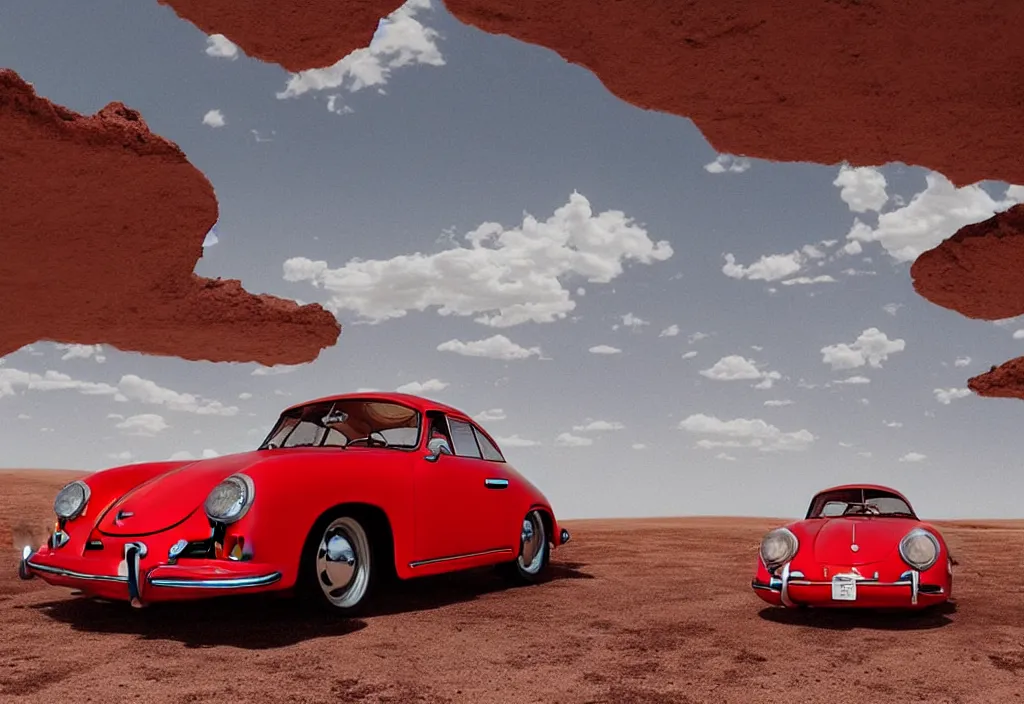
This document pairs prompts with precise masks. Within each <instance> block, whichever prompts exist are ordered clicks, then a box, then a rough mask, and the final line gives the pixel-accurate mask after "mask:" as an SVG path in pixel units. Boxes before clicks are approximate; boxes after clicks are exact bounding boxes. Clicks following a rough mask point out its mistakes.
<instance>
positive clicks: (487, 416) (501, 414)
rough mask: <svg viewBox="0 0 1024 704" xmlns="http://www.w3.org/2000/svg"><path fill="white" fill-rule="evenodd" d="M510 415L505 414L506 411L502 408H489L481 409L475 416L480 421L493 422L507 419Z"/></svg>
mask: <svg viewBox="0 0 1024 704" xmlns="http://www.w3.org/2000/svg"><path fill="white" fill-rule="evenodd" d="M507 417H508V416H507V415H505V411H503V410H502V409H500V408H489V409H487V410H486V411H481V412H480V413H477V414H476V415H475V416H473V418H474V419H476V420H477V421H479V422H480V423H493V422H495V421H499V420H505V419H506V418H507Z"/></svg>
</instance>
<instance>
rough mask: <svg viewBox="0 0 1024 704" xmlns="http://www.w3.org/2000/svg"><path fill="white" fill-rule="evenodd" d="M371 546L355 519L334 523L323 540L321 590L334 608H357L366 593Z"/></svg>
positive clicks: (319, 569)
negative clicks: (354, 606) (355, 606)
mask: <svg viewBox="0 0 1024 704" xmlns="http://www.w3.org/2000/svg"><path fill="white" fill-rule="evenodd" d="M369 567H370V543H369V540H368V539H367V537H366V531H364V530H363V527H362V526H361V525H359V523H358V522H357V521H356V520H355V519H352V518H349V517H347V516H346V517H344V518H339V519H337V520H335V521H333V522H332V523H331V524H330V525H329V526H327V530H325V531H324V534H323V537H322V538H321V539H320V546H319V548H318V549H317V552H316V572H317V576H318V578H319V580H318V581H319V582H320V589H321V590H322V591H323V593H324V596H326V597H327V599H328V601H330V602H331V603H332V604H334V605H335V606H338V607H341V608H345V607H350V606H353V605H355V604H356V603H358V602H359V600H360V599H362V598H363V594H365V593H366V587H367V582H368V579H369Z"/></svg>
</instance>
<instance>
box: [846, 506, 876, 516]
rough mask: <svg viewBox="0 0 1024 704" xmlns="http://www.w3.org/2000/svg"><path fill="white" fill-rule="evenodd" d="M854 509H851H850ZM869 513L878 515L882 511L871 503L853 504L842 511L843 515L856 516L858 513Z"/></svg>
mask: <svg viewBox="0 0 1024 704" xmlns="http://www.w3.org/2000/svg"><path fill="white" fill-rule="evenodd" d="M851 508H852V509H854V510H853V511H851V510H850V509H851ZM865 514H866V515H869V516H880V515H882V512H881V511H880V510H878V507H877V506H875V505H873V504H854V505H853V506H850V507H848V508H847V509H846V511H844V512H843V515H844V516H858V515H861V516H862V515H865Z"/></svg>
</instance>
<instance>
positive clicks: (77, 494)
mask: <svg viewBox="0 0 1024 704" xmlns="http://www.w3.org/2000/svg"><path fill="white" fill-rule="evenodd" d="M89 493H90V492H89V485H88V484H86V483H85V482H83V481H73V482H71V483H70V484H68V485H67V486H65V487H64V488H63V489H61V490H60V491H58V492H57V498H55V499H54V500H53V512H54V513H56V514H57V518H61V519H63V520H66V521H72V520H74V519H76V518H78V517H79V516H80V515H82V511H83V510H85V505H86V504H87V503H89Z"/></svg>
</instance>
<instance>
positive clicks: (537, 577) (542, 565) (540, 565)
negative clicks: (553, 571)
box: [498, 509, 551, 584]
mask: <svg viewBox="0 0 1024 704" xmlns="http://www.w3.org/2000/svg"><path fill="white" fill-rule="evenodd" d="M549 541H550V536H548V529H547V526H546V525H545V523H544V516H543V514H542V513H541V512H540V511H539V510H537V509H533V510H531V511H530V512H529V513H527V514H526V517H525V518H524V519H523V527H522V531H521V533H520V536H519V554H518V555H516V559H514V560H512V561H511V562H502V563H501V564H499V565H498V572H499V574H501V575H502V576H503V577H504V578H505V579H507V580H509V581H510V582H512V583H513V584H537V583H539V582H543V581H545V580H546V579H547V578H548V576H549V574H550V565H551V546H550V544H549ZM531 548H532V549H531Z"/></svg>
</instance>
